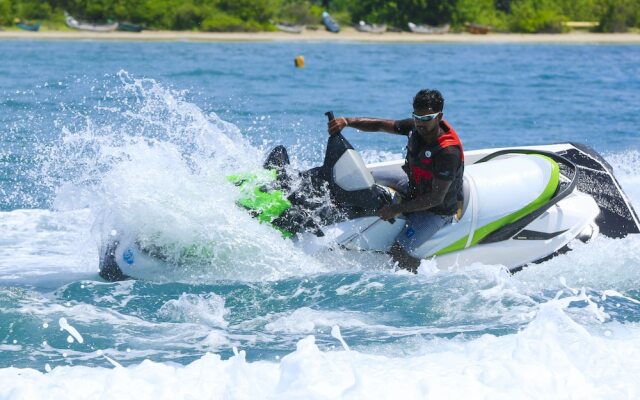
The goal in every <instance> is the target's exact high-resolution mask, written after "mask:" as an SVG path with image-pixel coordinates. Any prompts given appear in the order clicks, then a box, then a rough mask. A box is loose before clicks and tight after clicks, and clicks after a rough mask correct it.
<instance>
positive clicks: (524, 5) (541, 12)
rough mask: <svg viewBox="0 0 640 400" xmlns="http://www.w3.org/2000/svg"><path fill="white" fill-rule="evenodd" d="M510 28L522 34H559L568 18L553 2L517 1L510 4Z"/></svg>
mask: <svg viewBox="0 0 640 400" xmlns="http://www.w3.org/2000/svg"><path fill="white" fill-rule="evenodd" d="M509 19H510V28H511V30H512V31H515V32H524V33H560V32H563V31H564V30H565V29H566V28H565V24H564V22H565V21H567V20H568V18H567V17H566V16H565V15H564V14H563V12H562V8H561V7H560V5H559V4H558V3H557V2H555V1H553V0H519V1H514V2H512V3H511V14H510V16H509Z"/></svg>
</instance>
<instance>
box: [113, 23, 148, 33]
mask: <svg viewBox="0 0 640 400" xmlns="http://www.w3.org/2000/svg"><path fill="white" fill-rule="evenodd" d="M143 29H144V27H143V26H142V25H138V24H132V23H130V22H118V29H117V30H119V31H122V32H142V30H143Z"/></svg>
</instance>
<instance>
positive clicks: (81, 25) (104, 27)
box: [64, 12, 118, 32]
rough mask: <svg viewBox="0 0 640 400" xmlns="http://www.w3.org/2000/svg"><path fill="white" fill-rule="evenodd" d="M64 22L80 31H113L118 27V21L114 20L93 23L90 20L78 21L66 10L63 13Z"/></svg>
mask: <svg viewBox="0 0 640 400" xmlns="http://www.w3.org/2000/svg"><path fill="white" fill-rule="evenodd" d="M64 15H65V18H64V20H65V22H66V23H67V26H68V27H69V28H73V29H78V30H80V31H89V32H113V31H115V30H116V29H118V23H117V22H115V23H113V24H94V23H91V22H84V21H78V20H76V19H75V18H73V17H72V16H71V15H69V14H68V13H67V12H65V13H64Z"/></svg>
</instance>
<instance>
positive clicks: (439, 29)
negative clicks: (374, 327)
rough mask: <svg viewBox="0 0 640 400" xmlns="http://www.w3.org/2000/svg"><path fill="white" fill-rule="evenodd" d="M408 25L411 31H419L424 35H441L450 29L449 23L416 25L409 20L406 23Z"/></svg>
mask: <svg viewBox="0 0 640 400" xmlns="http://www.w3.org/2000/svg"><path fill="white" fill-rule="evenodd" d="M407 25H408V26H409V30H410V31H411V32H413V33H421V34H424V35H442V34H444V33H448V32H449V30H450V29H451V25H449V24H444V25H440V26H431V25H416V24H414V23H413V22H409V23H408V24H407Z"/></svg>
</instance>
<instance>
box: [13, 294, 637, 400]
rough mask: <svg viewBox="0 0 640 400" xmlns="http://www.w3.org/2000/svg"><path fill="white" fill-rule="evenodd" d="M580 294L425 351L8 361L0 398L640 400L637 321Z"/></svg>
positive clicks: (304, 349)
mask: <svg viewBox="0 0 640 400" xmlns="http://www.w3.org/2000/svg"><path fill="white" fill-rule="evenodd" d="M579 300H580V297H577V298H575V299H572V298H564V299H560V300H552V301H550V302H548V303H546V304H543V305H542V306H541V307H540V309H539V311H538V312H537V315H536V317H535V319H534V320H533V321H532V322H531V323H530V324H529V325H528V326H527V327H526V328H525V329H523V330H522V331H520V332H518V333H516V334H511V335H504V336H499V337H495V336H492V335H484V336H482V337H480V338H478V339H476V340H473V341H464V340H459V339H450V340H446V339H434V340H430V341H424V342H423V344H422V349H421V352H422V354H419V355H414V356H409V357H394V356H382V355H373V354H366V353H362V352H359V351H355V350H353V349H352V350H351V351H349V352H347V351H333V352H323V351H320V350H319V349H318V347H317V346H316V345H315V341H314V337H313V336H309V337H307V338H306V339H303V340H301V341H300V342H298V346H297V350H296V351H294V352H293V353H291V354H289V355H287V356H286V357H284V358H283V359H282V360H281V361H280V362H279V363H274V362H267V361H259V362H247V361H245V354H244V352H242V351H241V352H239V353H238V354H237V355H236V356H233V357H231V358H230V359H228V360H222V359H220V357H218V356H216V355H212V354H208V355H205V356H203V357H202V358H201V359H199V360H197V361H195V362H193V363H191V364H189V365H186V366H184V367H181V366H177V365H175V364H174V365H167V364H161V363H154V362H150V361H145V362H143V363H141V364H139V365H135V366H130V367H127V368H120V367H117V368H113V369H105V368H87V367H55V368H53V370H52V371H51V372H49V373H42V372H39V371H36V370H33V369H14V368H9V369H4V370H0V397H1V398H5V399H22V398H43V397H48V398H67V399H76V398H78V399H79V398H96V397H100V398H105V399H110V398H114V399H115V398H118V399H128V398H131V399H134V398H135V399H147V398H149V399H151V398H158V397H161V398H162V397H163V396H166V395H168V394H169V393H170V394H171V397H172V398H175V399H183V398H185V399H186V398H194V397H195V398H202V397H204V398H232V399H249V398H251V399H266V398H282V399H289V398H291V399H294V398H358V399H360V398H374V399H386V398H388V399H391V398H398V397H399V396H400V397H403V398H426V397H428V398H437V399H440V398H465V399H484V398H499V399H501V398H504V399H508V398H531V399H548V398H585V399H589V398H593V399H604V398H616V399H634V398H637V396H638V394H640V382H639V381H638V380H637V379H636V378H637V377H636V374H637V371H638V370H639V369H640V326H638V325H637V324H624V325H623V324H619V323H605V324H602V323H599V324H600V325H601V326H604V327H606V328H607V332H609V333H608V334H602V335H600V334H599V331H598V330H597V329H589V328H585V326H583V325H582V324H578V323H576V322H575V321H573V320H572V319H571V318H570V317H569V316H568V315H567V314H566V313H565V311H564V308H565V307H566V306H567V304H568V303H570V302H571V301H579ZM248 351H250V350H248ZM114 361H115V362H118V360H117V359H114ZM43 368H44V366H43Z"/></svg>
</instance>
